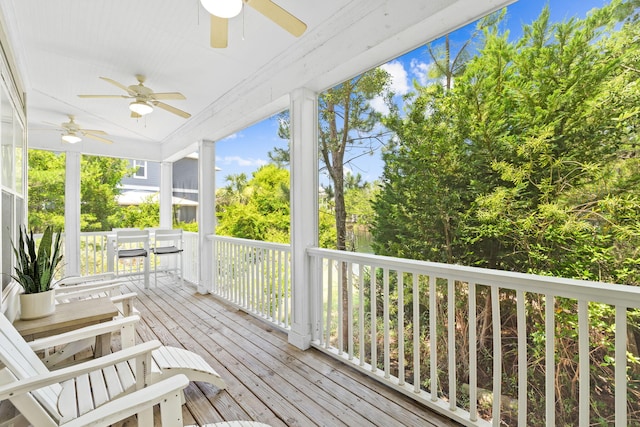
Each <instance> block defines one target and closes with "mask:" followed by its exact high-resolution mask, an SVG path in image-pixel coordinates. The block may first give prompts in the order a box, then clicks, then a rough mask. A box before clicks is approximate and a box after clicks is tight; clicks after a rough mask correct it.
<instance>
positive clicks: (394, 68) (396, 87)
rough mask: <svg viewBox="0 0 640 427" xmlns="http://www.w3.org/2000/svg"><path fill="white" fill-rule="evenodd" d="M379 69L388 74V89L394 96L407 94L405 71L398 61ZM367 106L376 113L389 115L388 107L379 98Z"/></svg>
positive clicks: (382, 99)
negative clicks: (389, 82)
mask: <svg viewBox="0 0 640 427" xmlns="http://www.w3.org/2000/svg"><path fill="white" fill-rule="evenodd" d="M380 68H382V69H383V70H384V71H386V72H387V73H389V76H390V77H391V84H390V85H389V89H390V90H391V91H392V92H393V93H394V94H395V95H396V96H401V95H404V94H406V93H407V92H409V81H408V76H407V70H405V69H404V65H403V64H402V63H401V62H400V61H391V62H389V63H387V64H384V65H381V66H380ZM369 105H370V106H371V108H373V109H374V111H377V112H378V113H381V114H389V107H387V105H386V104H385V102H384V98H382V97H380V96H378V97H375V98H373V99H372V100H371V101H369Z"/></svg>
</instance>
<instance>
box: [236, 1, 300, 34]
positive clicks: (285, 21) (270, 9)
mask: <svg viewBox="0 0 640 427" xmlns="http://www.w3.org/2000/svg"><path fill="white" fill-rule="evenodd" d="M245 2H246V3H247V4H248V5H249V6H251V7H252V8H254V9H255V10H257V11H258V12H260V13H261V14H263V15H264V16H266V17H267V18H269V19H271V20H272V21H273V22H275V23H276V24H278V25H279V26H281V27H282V28H283V29H285V30H287V31H288V32H289V33H291V34H292V35H294V36H296V37H300V36H301V35H302V33H304V32H305V31H306V29H307V24H305V23H304V22H302V21H301V20H299V19H298V18H296V17H295V16H293V15H292V14H290V13H289V12H287V11H286V10H284V9H283V8H281V7H280V6H278V5H277V4H275V3H274V2H272V1H271V0H245Z"/></svg>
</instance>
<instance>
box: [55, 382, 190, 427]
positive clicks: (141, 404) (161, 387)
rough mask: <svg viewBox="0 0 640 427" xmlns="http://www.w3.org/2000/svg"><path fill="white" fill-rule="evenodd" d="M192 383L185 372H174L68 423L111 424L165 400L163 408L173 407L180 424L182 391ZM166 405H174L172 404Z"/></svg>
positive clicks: (73, 425) (75, 426)
mask: <svg viewBox="0 0 640 427" xmlns="http://www.w3.org/2000/svg"><path fill="white" fill-rule="evenodd" d="M188 384H189V379H188V378H187V377H186V376H185V375H183V374H180V375H174V376H172V377H169V378H167V379H166V380H163V381H160V382H158V383H156V384H153V385H150V386H147V387H145V388H144V389H142V390H138V391H135V392H133V393H131V394H128V395H126V396H124V397H121V398H118V399H115V400H112V401H111V402H108V403H105V404H104V405H102V406H100V407H98V408H96V409H94V410H93V411H91V412H88V413H86V414H84V415H81V416H80V417H78V418H76V419H74V420H71V421H69V422H68V423H66V424H65V427H67V426H68V427H83V426H88V425H92V426H108V425H110V424H113V423H115V422H117V421H120V420H123V419H125V418H128V417H130V416H132V415H135V414H137V413H139V412H140V411H141V410H144V409H149V408H152V407H153V406H155V405H157V404H161V406H160V410H161V412H162V411H165V410H169V411H171V413H172V414H175V415H176V418H175V419H174V422H175V423H176V425H182V423H181V422H180V418H182V417H181V415H182V406H181V402H180V391H181V390H183V389H184V388H185V387H186V386H187V385H188ZM165 402H166V403H165ZM165 405H170V407H166V406H165ZM163 425H164V424H163Z"/></svg>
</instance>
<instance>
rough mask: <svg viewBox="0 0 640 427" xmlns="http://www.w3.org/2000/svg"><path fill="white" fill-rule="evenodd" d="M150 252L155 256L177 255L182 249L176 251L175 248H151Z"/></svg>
mask: <svg viewBox="0 0 640 427" xmlns="http://www.w3.org/2000/svg"><path fill="white" fill-rule="evenodd" d="M152 251H153V253H154V254H156V255H166V254H178V253H180V252H182V249H178V248H176V247H175V246H159V247H157V248H153V249H152Z"/></svg>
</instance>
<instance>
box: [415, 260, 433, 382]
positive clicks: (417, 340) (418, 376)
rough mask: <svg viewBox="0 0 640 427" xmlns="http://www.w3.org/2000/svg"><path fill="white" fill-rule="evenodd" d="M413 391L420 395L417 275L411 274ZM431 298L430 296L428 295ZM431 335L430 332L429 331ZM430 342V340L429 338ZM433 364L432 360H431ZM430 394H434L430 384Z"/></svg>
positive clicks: (419, 327) (418, 293)
mask: <svg viewBox="0 0 640 427" xmlns="http://www.w3.org/2000/svg"><path fill="white" fill-rule="evenodd" d="M412 285H413V391H414V392H415V393H420V329H421V325H420V292H419V291H418V273H413V283H412ZM429 298H431V295H429ZM429 333H431V331H429ZM429 341H431V338H429ZM431 363H432V364H433V359H432V360H431ZM431 384H432V385H431V394H432V395H433V394H434V391H433V383H431Z"/></svg>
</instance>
